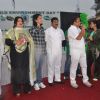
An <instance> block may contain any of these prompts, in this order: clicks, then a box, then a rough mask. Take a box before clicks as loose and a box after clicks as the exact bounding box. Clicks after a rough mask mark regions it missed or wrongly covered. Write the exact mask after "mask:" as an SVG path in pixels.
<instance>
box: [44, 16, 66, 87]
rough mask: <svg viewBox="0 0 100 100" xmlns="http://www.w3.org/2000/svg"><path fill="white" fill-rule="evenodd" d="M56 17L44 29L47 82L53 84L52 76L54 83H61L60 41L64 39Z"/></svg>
mask: <svg viewBox="0 0 100 100" xmlns="http://www.w3.org/2000/svg"><path fill="white" fill-rule="evenodd" d="M58 22H59V21H58V18H56V17H53V18H52V19H51V27H50V28H48V29H47V30H46V31H45V41H46V49H47V57H48V83H49V85H50V86H52V85H53V78H54V77H55V82H56V83H61V75H60V69H61V60H62V41H63V40H65V37H64V33H63V31H62V30H61V29H60V28H58Z"/></svg>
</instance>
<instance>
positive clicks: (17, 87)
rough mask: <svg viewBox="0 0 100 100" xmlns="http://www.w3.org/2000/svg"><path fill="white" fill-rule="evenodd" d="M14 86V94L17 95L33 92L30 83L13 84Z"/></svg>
mask: <svg viewBox="0 0 100 100" xmlns="http://www.w3.org/2000/svg"><path fill="white" fill-rule="evenodd" d="M12 85H13V92H14V94H17V93H21V92H24V93H28V92H29V91H31V85H30V84H29V83H25V84H12Z"/></svg>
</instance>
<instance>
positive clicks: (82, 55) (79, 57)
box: [70, 49, 88, 83]
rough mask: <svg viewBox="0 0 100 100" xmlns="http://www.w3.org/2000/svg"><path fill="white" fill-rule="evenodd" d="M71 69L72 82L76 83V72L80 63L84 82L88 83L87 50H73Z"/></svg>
mask: <svg viewBox="0 0 100 100" xmlns="http://www.w3.org/2000/svg"><path fill="white" fill-rule="evenodd" d="M70 54H71V68H70V82H71V83H76V71H77V67H78V63H80V66H81V70H82V75H83V82H86V81H88V76H87V61H86V52H85V49H81V50H80V49H71V50H70Z"/></svg>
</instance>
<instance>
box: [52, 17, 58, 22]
mask: <svg viewBox="0 0 100 100" xmlns="http://www.w3.org/2000/svg"><path fill="white" fill-rule="evenodd" d="M54 20H57V21H59V20H58V18H57V17H53V18H51V22H52V23H53V21H54Z"/></svg>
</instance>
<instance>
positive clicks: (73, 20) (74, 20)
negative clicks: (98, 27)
mask: <svg viewBox="0 0 100 100" xmlns="http://www.w3.org/2000/svg"><path fill="white" fill-rule="evenodd" d="M78 18H79V19H80V17H79V16H75V17H73V18H72V21H71V22H72V24H74V22H76V21H77V19H78Z"/></svg>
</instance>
